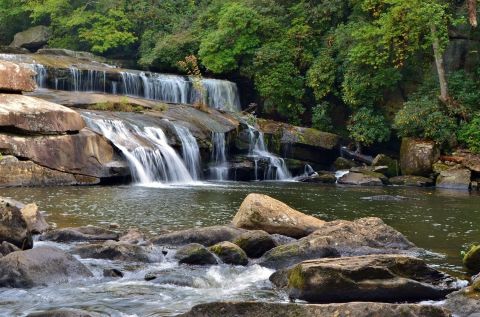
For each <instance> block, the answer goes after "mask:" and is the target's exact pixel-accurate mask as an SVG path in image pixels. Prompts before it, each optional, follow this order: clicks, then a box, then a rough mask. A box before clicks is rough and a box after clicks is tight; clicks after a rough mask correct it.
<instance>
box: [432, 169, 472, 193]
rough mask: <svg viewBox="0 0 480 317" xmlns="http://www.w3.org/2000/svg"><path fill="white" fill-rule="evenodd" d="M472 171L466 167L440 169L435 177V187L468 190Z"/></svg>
mask: <svg viewBox="0 0 480 317" xmlns="http://www.w3.org/2000/svg"><path fill="white" fill-rule="evenodd" d="M471 177H472V172H471V171H470V170H468V169H466V168H452V169H448V170H446V171H441V172H440V175H438V177H437V185H436V186H437V188H446V189H458V190H469V189H470V184H471Z"/></svg>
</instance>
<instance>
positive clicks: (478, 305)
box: [443, 286, 480, 317]
mask: <svg viewBox="0 0 480 317" xmlns="http://www.w3.org/2000/svg"><path fill="white" fill-rule="evenodd" d="M443 306H444V307H445V308H447V309H448V310H450V311H451V312H452V313H453V316H455V317H479V312H480V291H478V290H476V289H475V288H474V287H473V286H470V287H466V288H464V289H461V290H459V291H457V292H454V293H451V294H450V295H448V296H447V299H446V300H445V302H444V304H443Z"/></svg>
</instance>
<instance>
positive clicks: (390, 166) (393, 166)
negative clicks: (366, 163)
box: [372, 154, 400, 177]
mask: <svg viewBox="0 0 480 317" xmlns="http://www.w3.org/2000/svg"><path fill="white" fill-rule="evenodd" d="M372 166H386V167H387V170H386V171H385V172H384V174H385V175H386V176H388V177H394V176H398V175H399V174H400V165H399V164H398V161H397V160H394V159H392V158H391V157H389V156H387V155H385V154H379V155H377V156H376V157H375V158H374V159H373V162H372Z"/></svg>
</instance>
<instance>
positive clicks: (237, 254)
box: [208, 241, 248, 265]
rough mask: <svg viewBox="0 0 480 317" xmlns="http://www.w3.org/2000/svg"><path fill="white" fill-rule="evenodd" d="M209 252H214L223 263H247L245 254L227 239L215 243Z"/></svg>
mask: <svg viewBox="0 0 480 317" xmlns="http://www.w3.org/2000/svg"><path fill="white" fill-rule="evenodd" d="M208 249H209V250H210V251H211V252H213V253H214V254H216V255H217V256H218V257H219V258H220V260H222V262H223V263H225V264H232V265H247V264H248V257H247V254H246V253H245V252H244V251H243V250H242V249H241V248H240V247H239V246H238V245H236V244H233V243H231V242H228V241H224V242H220V243H217V244H215V245H213V246H211V247H210V248H208Z"/></svg>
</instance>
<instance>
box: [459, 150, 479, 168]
mask: <svg viewBox="0 0 480 317" xmlns="http://www.w3.org/2000/svg"><path fill="white" fill-rule="evenodd" d="M462 165H463V166H465V167H466V168H468V169H469V170H471V171H473V172H477V173H480V155H478V154H471V153H469V154H467V155H465V158H464V160H463V161H462Z"/></svg>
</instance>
